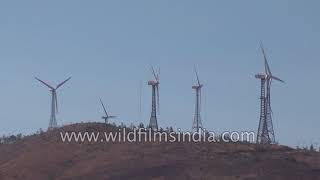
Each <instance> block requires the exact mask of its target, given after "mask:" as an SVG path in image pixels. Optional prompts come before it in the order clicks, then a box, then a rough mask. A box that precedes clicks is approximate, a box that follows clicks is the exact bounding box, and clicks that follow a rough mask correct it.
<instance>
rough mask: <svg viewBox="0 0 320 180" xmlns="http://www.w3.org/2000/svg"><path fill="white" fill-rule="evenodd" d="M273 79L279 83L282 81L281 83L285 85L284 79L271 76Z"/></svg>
mask: <svg viewBox="0 0 320 180" xmlns="http://www.w3.org/2000/svg"><path fill="white" fill-rule="evenodd" d="M271 78H272V79H274V80H277V81H280V82H282V83H284V81H283V80H282V79H280V78H278V77H276V76H271Z"/></svg>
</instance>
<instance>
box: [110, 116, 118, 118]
mask: <svg viewBox="0 0 320 180" xmlns="http://www.w3.org/2000/svg"><path fill="white" fill-rule="evenodd" d="M116 117H117V116H108V118H116Z"/></svg>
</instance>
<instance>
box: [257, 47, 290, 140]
mask: <svg viewBox="0 0 320 180" xmlns="http://www.w3.org/2000/svg"><path fill="white" fill-rule="evenodd" d="M260 48H261V51H262V54H263V57H264V68H265V72H264V74H257V75H255V77H256V78H257V79H260V80H261V96H260V101H261V104H260V121H259V127H258V133H257V144H275V143H276V140H275V134H274V130H273V123H272V116H273V113H272V109H271V84H272V80H276V81H280V82H282V83H284V81H283V80H281V79H280V78H278V77H276V76H273V75H272V73H271V70H270V67H269V64H268V61H267V57H266V54H265V51H264V49H263V46H262V44H260Z"/></svg>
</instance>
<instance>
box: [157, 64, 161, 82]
mask: <svg viewBox="0 0 320 180" xmlns="http://www.w3.org/2000/svg"><path fill="white" fill-rule="evenodd" d="M157 81H158V82H159V81H160V66H159V69H158V74H157Z"/></svg>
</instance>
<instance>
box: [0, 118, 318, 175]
mask: <svg viewBox="0 0 320 180" xmlns="http://www.w3.org/2000/svg"><path fill="white" fill-rule="evenodd" d="M116 130H117V127H114V126H112V125H105V124H102V123H81V124H74V125H68V126H64V127H61V128H58V129H55V130H52V131H48V132H42V133H39V134H35V135H32V136H27V137H25V138H23V139H21V140H18V141H16V142H14V143H12V144H1V145H0V179H1V180H14V179H16V180H20V179H21V180H88V179H90V180H105V179H137V180H142V179H159V180H161V179H183V180H184V179H213V180H254V179H259V180H298V179H299V180H317V179H320V153H318V152H310V151H297V150H294V149H291V148H288V147H285V146H277V147H269V148H265V149H257V148H256V146H255V145H254V144H248V143H178V142H176V143H163V142H162V143H160V142H152V143H150V142H141V143H89V142H87V143H75V142H74V143H63V142H62V141H61V138H60V132H66V131H79V132H80V131H81V132H85V131H88V132H92V131H100V132H103V131H116Z"/></svg>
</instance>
